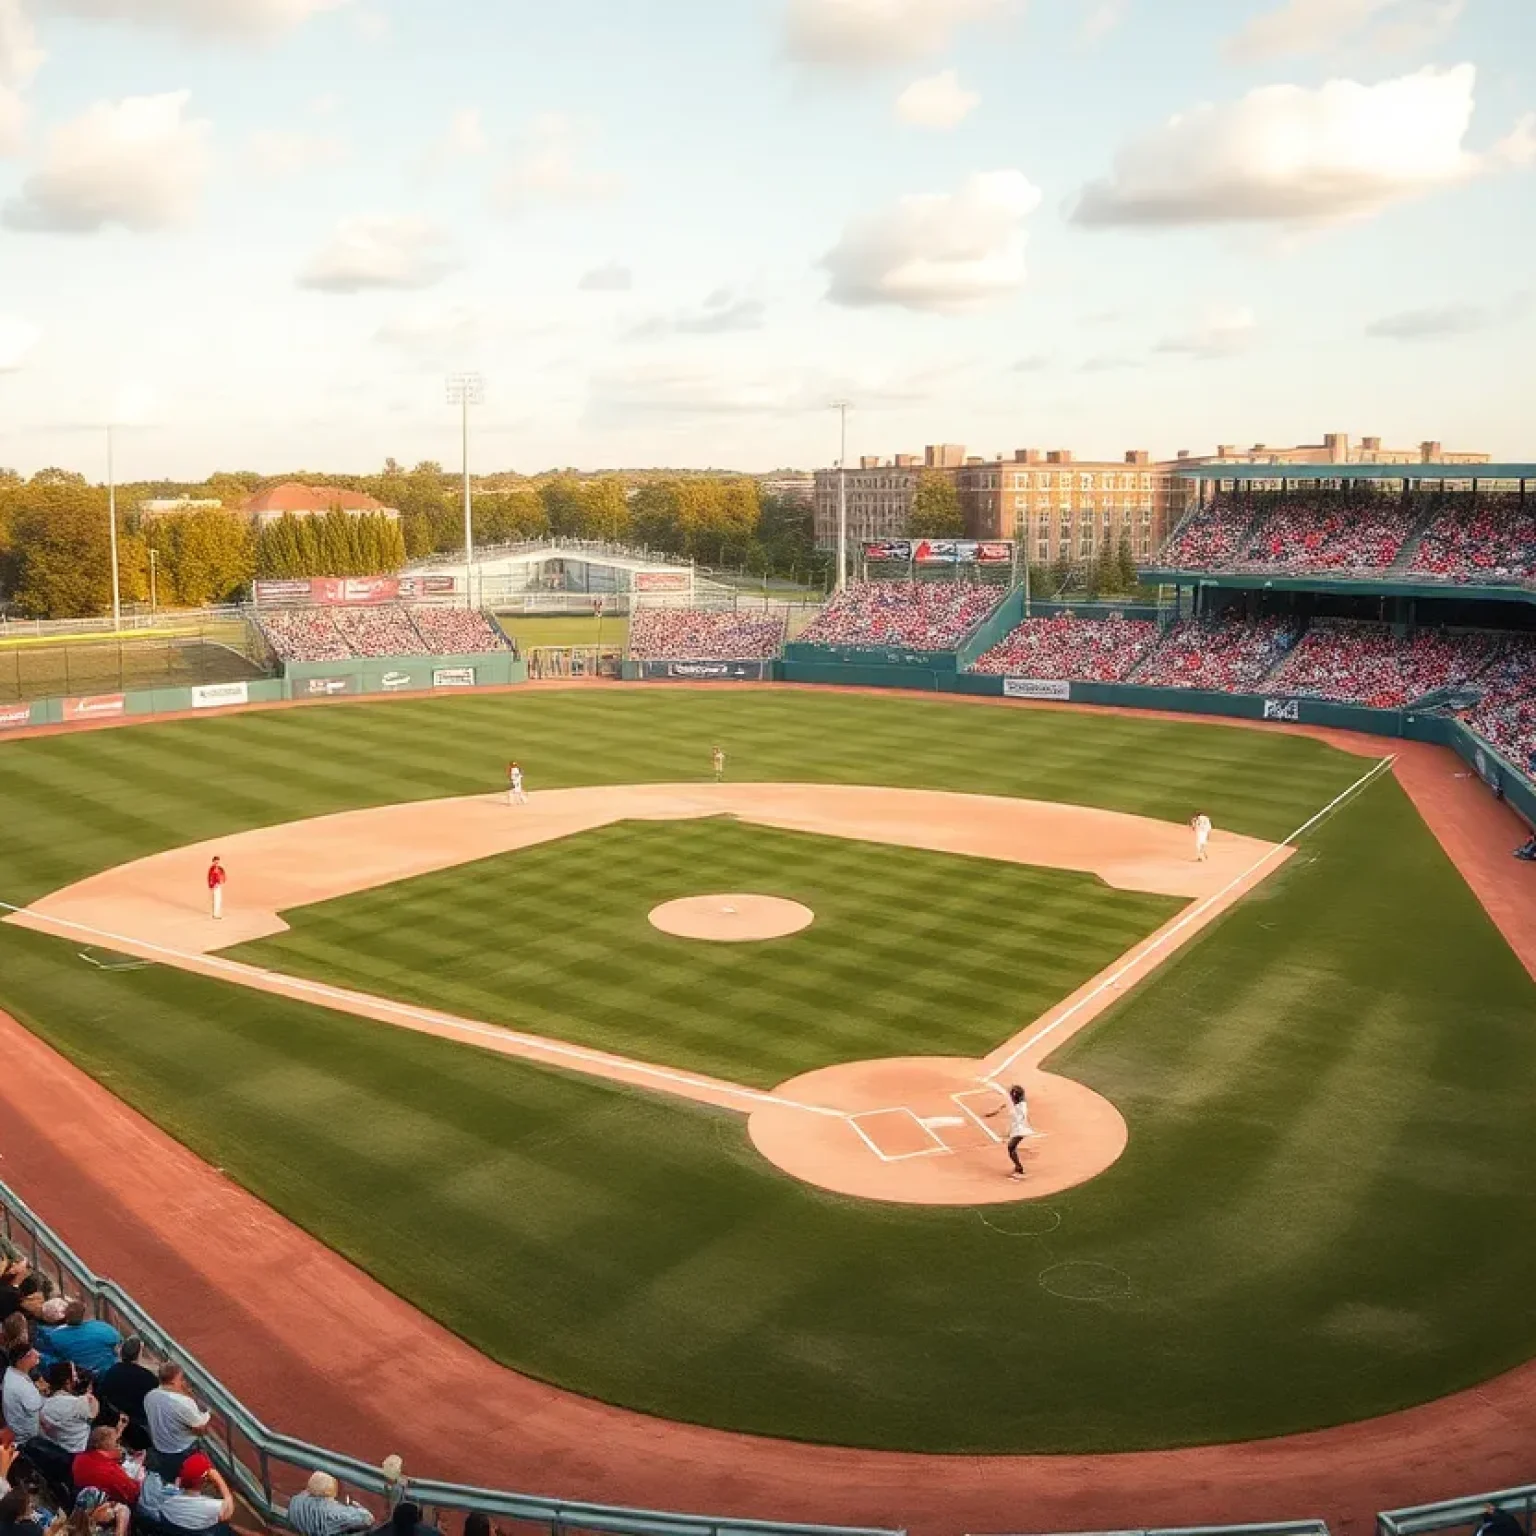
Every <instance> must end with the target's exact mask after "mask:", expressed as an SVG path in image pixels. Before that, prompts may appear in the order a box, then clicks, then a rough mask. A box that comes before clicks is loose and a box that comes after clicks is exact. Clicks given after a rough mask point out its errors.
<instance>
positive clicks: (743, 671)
mask: <svg viewBox="0 0 1536 1536" xmlns="http://www.w3.org/2000/svg"><path fill="white" fill-rule="evenodd" d="M640 665H641V673H640V675H641V676H642V677H647V678H653V679H654V678H667V677H673V678H677V679H678V680H679V681H687V682H694V683H701V682H705V683H707V682H725V681H731V682H752V683H760V682H762V681H763V680H764V679H765V678H766V677H767V676H768V669H769V667H771V666H772V665H773V663H772V662H768V661H645V662H642V663H641V664H640Z"/></svg>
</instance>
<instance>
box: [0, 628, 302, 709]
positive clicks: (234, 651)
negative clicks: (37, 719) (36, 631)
mask: <svg viewBox="0 0 1536 1536" xmlns="http://www.w3.org/2000/svg"><path fill="white" fill-rule="evenodd" d="M254 650H255V647H254V646H253V645H252V643H251V637H250V632H249V630H248V628H247V626H246V625H245V624H244V623H243V622H238V621H237V622H233V623H216V624H210V625H207V626H205V627H199V628H196V629H189V630H183V631H180V632H178V633H175V634H168V635H158V636H156V635H145V636H132V637H130V636H121V635H112V636H106V637H103V638H102V639H99V640H98V639H84V638H82V639H76V640H71V641H66V642H57V641H37V640H30V639H29V640H20V641H17V642H14V643H10V644H6V643H4V642H3V641H0V702H11V703H13V702H18V701H21V700H25V699H49V698H78V697H82V696H84V695H88V694H100V693H126V692H129V691H130V690H133V689H140V688H145V689H147V688H195V687H201V686H203V685H204V684H208V683H239V682H250V681H254V680H255V679H257V678H261V677H270V676H271V675H272V672H271V669H270V668H269V667H267V666H266V665H264V664H263V663H262V662H261V661H260V660H258V659H256V657H255V656H254V655H253V654H252V652H253V651H254Z"/></svg>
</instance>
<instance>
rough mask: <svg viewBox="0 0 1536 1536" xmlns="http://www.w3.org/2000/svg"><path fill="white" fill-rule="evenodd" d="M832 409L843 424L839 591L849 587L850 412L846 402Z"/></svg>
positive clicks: (839, 481)
mask: <svg viewBox="0 0 1536 1536" xmlns="http://www.w3.org/2000/svg"><path fill="white" fill-rule="evenodd" d="M832 409H833V410H834V411H836V412H837V414H838V417H839V419H840V421H841V424H842V435H841V443H840V446H839V448H838V458H837V590H838V591H839V592H841V591H842V590H843V588H844V587H846V586H847V585H848V412H849V410H850V409H851V406H850V405H849V402H848V401H846V400H834V401H833V402H832Z"/></svg>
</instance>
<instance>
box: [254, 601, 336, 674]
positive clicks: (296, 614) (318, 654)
mask: <svg viewBox="0 0 1536 1536" xmlns="http://www.w3.org/2000/svg"><path fill="white" fill-rule="evenodd" d="M261 629H262V633H263V634H264V635H265V636H266V637H267V642H268V643H269V644H270V645H271V647H272V649H273V650H274V651H276V652H277V655H278V658H279V659H280V660H282V661H346V660H348V659H349V658H350V657H351V655H352V648H351V647H350V646H349V645H348V644H347V642H346V641H345V640H344V639H343V638H342V636H341V634H340V632H339V631H338V630H337V628H336V626H335V625H334V624H333V623H332V622H331V615H330V613H329V611H328V610H323V609H311V608H287V609H277V610H275V611H274V610H268V611H267V612H265V613H263V614H262V616H261Z"/></svg>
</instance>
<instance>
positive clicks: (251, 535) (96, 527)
mask: <svg viewBox="0 0 1536 1536" xmlns="http://www.w3.org/2000/svg"><path fill="white" fill-rule="evenodd" d="M282 478H283V479H285V480H288V479H291V480H300V481H302V482H304V483H306V484H311V485H319V486H330V487H333V488H336V489H340V490H354V491H362V492H365V493H366V494H368V495H370V496H373V497H375V498H376V499H377V500H378V501H380V502H381V503H383V504H384V505H385V506H386V507H390V508H393V509H395V510H396V511H397V512H398V513H399V518H398V520H396V519H393V518H389V517H385V516H383V515H371V514H370V515H363V516H353V515H350V514H345V513H342V512H339V511H332V512H329V513H324V514H319V515H316V516H310V517H293V516H291V515H289V516H284V517H282V518H279V519H277V520H276V521H275V522H272V523H270V524H268V525H267V526H266V527H264V528H262V529H261V530H260V531H259V532H258V531H257V530H256V529H255V528H254V527H253V526H252V524H251V523H250V521H249V520H248V519H247V518H246V517H244V516H243V515H241V513H240V512H239V511H238V508H239V507H240V505H241V504H243V503H244V502H245V501H246V500H248V499H249V497H250V496H251V495H252V494H253V493H254V492H255V491H257V490H258V489H260V487H261V485H262V484H263V483H268V484H270V483H275V482H273V481H271V480H270V479H268V480H266V481H265V482H264V481H263V479H262V477H259V476H257V475H255V474H253V473H250V472H248V471H241V472H235V473H220V474H217V475H213V476H210V477H209V479H208V480H207V481H205V482H202V483H199V484H196V485H188V484H181V483H175V482H164V481H162V482H149V483H141V484H136V485H125V486H120V487H119V488H118V492H117V532H118V557H119V572H120V589H121V595H122V600H123V602H124V604H125V605H132V604H143V603H147V602H148V601H149V600H150V597H151V575H150V568H151V559H150V555H151V551H153V553H154V561H153V565H154V583H153V585H154V589H155V590H154V597H155V599H156V600H157V601H158V603H159V604H160V605H161V606H164V607H184V608H194V607H206V606H209V605H212V604H216V603H226V602H235V601H238V600H240V599H241V598H243V597H244V596H245V595H246V594H247V593H248V591H249V589H250V584H251V582H252V581H253V580H255V579H258V578H264V577H308V576H371V575H377V574H381V573H385V572H391V571H396V570H398V569H399V568H400V567H401V566H402V565H405V564H407V563H409V562H412V561H416V560H421V559H424V558H426V557H428V556H431V555H434V554H453V553H455V552H457V551H462V549H463V547H464V517H463V506H462V502H461V500H460V494H461V493H460V491H459V488H458V485H457V482H456V480H455V478H454V477H453V476H451V475H448V474H445V473H444V471H443V469H442V466H441V465H438V464H433V463H430V462H428V463H422V464H418V465H417V466H416V468H415V469H413V470H410V471H406V470H404V469H403V468H401V466H399V465H398V464H395V463H394V462H393V461H389V462H388V463H387V464H386V467H385V472H384V473H382V474H379V475H371V476H334V475H333V476H323V475H314V474H297V475H290V476H284V477H282ZM175 496H190V497H193V498H196V499H209V500H212V499H218V500H220V501H222V502H223V503H224V507H223V508H214V507H201V508H195V509H189V510H187V511H182V512H173V513H169V514H164V515H160V516H154V517H148V516H145V515H143V514H142V513H140V511H139V504H140V503H141V502H143V501H147V500H151V499H155V498H169V497H175ZM473 513H474V522H473V531H474V538H475V544H476V547H477V548H484V547H486V546H488V545H495V544H504V543H514V542H518V541H521V540H526V539H537V538H541V537H547V536H549V535H551V534H554V535H559V536H563V537H567V538H577V539H592V540H603V541H606V542H610V543H620V544H644V545H646V546H648V547H649V548H651V549H653V550H656V551H658V552H662V553H666V554H670V555H673V556H676V557H678V558H680V559H689V560H694V561H696V562H698V563H700V564H704V565H711V566H723V567H730V568H736V569H745V570H748V571H750V572H752V573H754V574H758V575H765V576H766V575H784V576H792V577H795V578H798V579H802V580H808V581H811V582H815V581H818V580H820V579H821V578H822V577H823V576H824V574H825V571H826V568H827V557H826V556H825V555H823V554H820V553H818V552H817V551H816V550H815V549H814V548H813V541H812V525H811V511H810V508H809V507H807V506H803V505H801V504H799V503H797V502H793V501H786V500H780V499H779V498H775V497H770V496H764V495H763V494H762V493H761V490H760V488H759V486H758V484H757V482H756V481H755V480H752V479H748V478H745V477H736V476H724V475H715V476H706V475H692V474H686V475H685V474H678V475H671V476H667V477H664V478H654V477H652V478H648V479H647V480H646V481H645V483H642V484H640V485H639V486H638V488H636V489H634V491H633V494H631V488H630V486H629V485H627V484H626V481H625V479H623V478H621V477H619V476H617V475H604V476H597V477H580V476H577V475H575V474H573V473H567V474H557V475H552V476H549V477H548V478H546V479H543V480H541V481H538V482H530V483H528V484H520V485H515V486H513V487H512V488H510V489H504V490H477V491H476V492H475V493H474V497H473ZM111 592H112V585H111V556H110V542H109V529H108V516H107V492H106V489H105V488H104V487H101V486H94V485H90V484H88V483H87V481H86V480H85V477H84V476H82V475H78V474H75V473H73V472H71V471H68V470H60V469H47V470H40V471H39V472H38V473H37V474H35V475H33V476H32V478H31V479H30V480H23V479H22V478H21V476H19V475H17V474H15V473H14V472H13V471H7V470H0V599H3V600H4V601H5V602H6V603H8V604H9V605H11V606H12V607H13V608H14V609H15V610H16V611H18V612H19V613H21V614H23V615H25V616H27V617H29V618H78V617H85V616H90V615H95V614H101V613H106V612H109V611H110V609H111Z"/></svg>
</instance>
